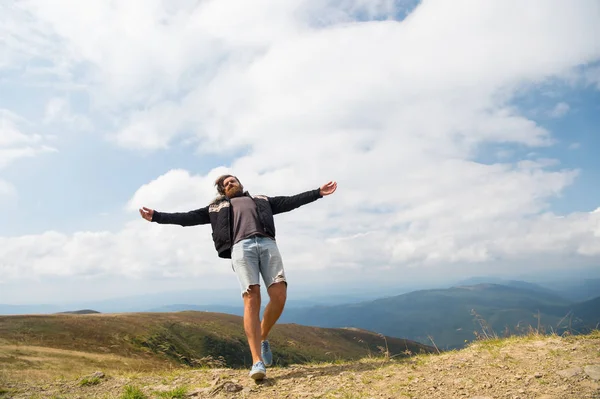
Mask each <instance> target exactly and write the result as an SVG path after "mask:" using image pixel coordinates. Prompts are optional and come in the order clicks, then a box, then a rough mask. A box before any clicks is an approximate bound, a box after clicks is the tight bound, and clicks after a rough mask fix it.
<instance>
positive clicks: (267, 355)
mask: <svg viewBox="0 0 600 399" xmlns="http://www.w3.org/2000/svg"><path fill="white" fill-rule="evenodd" d="M260 356H261V357H262V358H263V361H264V362H265V366H267V367H269V366H270V365H271V364H273V353H272V352H271V346H270V345H269V341H263V342H262V343H261V345H260Z"/></svg>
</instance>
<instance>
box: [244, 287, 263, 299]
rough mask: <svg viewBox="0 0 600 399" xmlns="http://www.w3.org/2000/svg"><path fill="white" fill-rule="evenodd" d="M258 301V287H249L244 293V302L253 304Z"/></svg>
mask: <svg viewBox="0 0 600 399" xmlns="http://www.w3.org/2000/svg"><path fill="white" fill-rule="evenodd" d="M257 301H260V285H250V286H248V289H247V290H246V292H244V302H245V303H254V302H257Z"/></svg>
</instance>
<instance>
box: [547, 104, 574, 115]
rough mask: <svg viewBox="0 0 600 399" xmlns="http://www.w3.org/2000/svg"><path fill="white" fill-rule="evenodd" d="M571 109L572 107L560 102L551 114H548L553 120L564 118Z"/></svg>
mask: <svg viewBox="0 0 600 399" xmlns="http://www.w3.org/2000/svg"><path fill="white" fill-rule="evenodd" d="M570 109H571V107H570V106H569V104H567V103H565V102H559V103H557V104H556V105H555V106H554V108H552V110H550V112H548V114H549V115H550V116H551V117H552V118H562V117H563V116H565V115H566V114H567V113H568V112H569V110H570Z"/></svg>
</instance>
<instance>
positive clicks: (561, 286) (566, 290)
mask: <svg viewBox="0 0 600 399" xmlns="http://www.w3.org/2000/svg"><path fill="white" fill-rule="evenodd" d="M543 286H544V287H547V288H549V289H551V290H553V291H554V292H557V293H558V294H559V295H561V296H564V297H565V298H568V299H570V300H572V301H576V302H580V301H587V300H590V299H593V298H596V297H599V296H600V278H586V279H576V280H567V281H552V282H546V283H543Z"/></svg>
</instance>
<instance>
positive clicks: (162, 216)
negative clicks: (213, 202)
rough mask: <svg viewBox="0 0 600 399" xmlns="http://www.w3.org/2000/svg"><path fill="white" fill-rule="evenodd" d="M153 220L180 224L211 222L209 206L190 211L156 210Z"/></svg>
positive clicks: (189, 224) (195, 224)
mask: <svg viewBox="0 0 600 399" xmlns="http://www.w3.org/2000/svg"><path fill="white" fill-rule="evenodd" d="M152 221H153V222H156V223H159V224H178V225H180V226H184V227H186V226H197V225H199V224H208V223H210V218H209V216H208V206H205V207H204V208H200V209H196V210H193V211H189V212H177V213H167V212H157V211H154V214H153V215H152Z"/></svg>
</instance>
